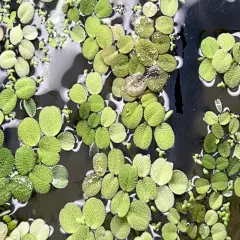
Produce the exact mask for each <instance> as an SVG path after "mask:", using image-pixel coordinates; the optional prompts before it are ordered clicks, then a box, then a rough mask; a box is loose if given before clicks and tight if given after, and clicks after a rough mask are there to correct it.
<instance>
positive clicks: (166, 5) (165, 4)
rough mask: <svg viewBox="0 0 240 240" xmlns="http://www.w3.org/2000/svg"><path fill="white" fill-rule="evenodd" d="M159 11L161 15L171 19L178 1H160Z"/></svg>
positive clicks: (176, 8)
mask: <svg viewBox="0 0 240 240" xmlns="http://www.w3.org/2000/svg"><path fill="white" fill-rule="evenodd" d="M160 10H161V12H162V14H163V15H166V16H169V17H173V16H174V15H175V14H176V13H177V10H178V0H161V3H160Z"/></svg>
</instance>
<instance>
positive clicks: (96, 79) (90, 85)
mask: <svg viewBox="0 0 240 240" xmlns="http://www.w3.org/2000/svg"><path fill="white" fill-rule="evenodd" d="M86 87H87V90H88V92H89V93H90V94H99V93H100V92H101V91H102V89H103V80H102V77H101V75H100V74H99V73H97V72H91V73H89V74H88V75H87V79H86Z"/></svg>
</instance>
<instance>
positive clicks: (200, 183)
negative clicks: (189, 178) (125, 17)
mask: <svg viewBox="0 0 240 240" xmlns="http://www.w3.org/2000/svg"><path fill="white" fill-rule="evenodd" d="M195 188H196V191H197V193H198V194H205V193H207V192H208V190H209V189H210V183H209V181H208V180H207V179H205V178H198V179H196V181H195Z"/></svg>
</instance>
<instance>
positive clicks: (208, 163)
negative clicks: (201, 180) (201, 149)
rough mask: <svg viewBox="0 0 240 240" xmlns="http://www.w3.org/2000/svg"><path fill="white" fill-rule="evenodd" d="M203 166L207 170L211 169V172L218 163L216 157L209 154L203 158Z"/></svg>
mask: <svg viewBox="0 0 240 240" xmlns="http://www.w3.org/2000/svg"><path fill="white" fill-rule="evenodd" d="M202 165H203V167H204V168H206V169H210V170H213V169H215V166H216V162H215V159H214V157H212V156H211V155H209V154H204V155H203V157H202Z"/></svg>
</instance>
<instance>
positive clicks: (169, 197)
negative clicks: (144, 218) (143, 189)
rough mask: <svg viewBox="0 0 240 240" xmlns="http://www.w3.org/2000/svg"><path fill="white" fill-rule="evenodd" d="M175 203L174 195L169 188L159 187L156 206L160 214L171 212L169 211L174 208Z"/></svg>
mask: <svg viewBox="0 0 240 240" xmlns="http://www.w3.org/2000/svg"><path fill="white" fill-rule="evenodd" d="M174 202H175V198H174V194H173V193H172V191H171V190H170V188H169V187H168V186H166V185H164V186H160V187H158V189H157V197H156V199H155V204H156V207H157V209H158V210H159V211H160V212H162V213H165V212H167V211H169V209H170V208H172V207H173V205H174Z"/></svg>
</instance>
